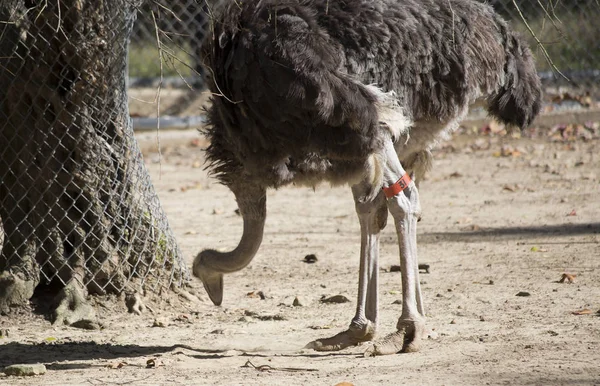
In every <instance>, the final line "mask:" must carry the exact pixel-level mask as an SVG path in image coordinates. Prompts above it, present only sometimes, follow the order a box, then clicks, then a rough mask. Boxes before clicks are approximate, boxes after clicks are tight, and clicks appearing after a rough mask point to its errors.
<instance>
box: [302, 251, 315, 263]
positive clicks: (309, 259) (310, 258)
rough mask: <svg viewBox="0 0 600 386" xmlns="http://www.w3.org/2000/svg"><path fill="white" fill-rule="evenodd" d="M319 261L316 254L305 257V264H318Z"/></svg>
mask: <svg viewBox="0 0 600 386" xmlns="http://www.w3.org/2000/svg"><path fill="white" fill-rule="evenodd" d="M317 260H319V259H317V255H315V254H314V253H311V254H310V255H306V256H304V262H305V263H308V264H313V263H316V262H317Z"/></svg>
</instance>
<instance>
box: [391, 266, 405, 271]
mask: <svg viewBox="0 0 600 386" xmlns="http://www.w3.org/2000/svg"><path fill="white" fill-rule="evenodd" d="M401 271H402V268H400V266H399V265H392V266H391V267H390V272H401Z"/></svg>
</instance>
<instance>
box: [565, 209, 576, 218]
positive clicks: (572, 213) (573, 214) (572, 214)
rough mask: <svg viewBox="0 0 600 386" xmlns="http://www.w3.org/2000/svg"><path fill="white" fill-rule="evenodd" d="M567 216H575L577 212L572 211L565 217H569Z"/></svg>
mask: <svg viewBox="0 0 600 386" xmlns="http://www.w3.org/2000/svg"><path fill="white" fill-rule="evenodd" d="M569 216H577V212H576V211H575V209H573V210H572V211H570V212H569V213H568V214H567V217H569Z"/></svg>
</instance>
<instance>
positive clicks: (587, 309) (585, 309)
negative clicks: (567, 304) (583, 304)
mask: <svg viewBox="0 0 600 386" xmlns="http://www.w3.org/2000/svg"><path fill="white" fill-rule="evenodd" d="M571 313H572V314H573V315H590V314H593V313H594V311H592V310H590V309H589V308H584V309H583V310H579V311H573V312H571Z"/></svg>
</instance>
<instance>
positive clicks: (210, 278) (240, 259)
mask: <svg viewBox="0 0 600 386" xmlns="http://www.w3.org/2000/svg"><path fill="white" fill-rule="evenodd" d="M231 190H232V191H233V193H234V194H235V196H236V200H237V203H238V207H239V209H240V214H241V216H242V217H243V219H244V230H243V233H242V239H241V240H240V242H239V244H238V246H237V247H236V248H235V249H234V250H233V251H230V252H219V251H216V250H214V249H205V250H203V251H202V252H200V253H199V254H198V255H197V256H196V258H195V259H194V266H193V273H194V276H196V277H198V278H199V279H200V280H201V281H202V284H204V289H206V292H207V293H208V296H209V297H210V300H211V301H212V302H213V303H214V304H215V305H217V306H218V305H220V304H221V303H222V301H223V274H225V273H231V272H235V271H239V270H240V269H242V268H244V267H246V266H247V265H248V264H250V262H251V261H252V259H253V258H254V256H255V255H256V252H257V251H258V248H259V247H260V244H261V242H262V238H263V230H264V225H265V219H266V200H267V199H266V192H265V189H264V188H262V187H249V186H248V185H246V186H245V187H243V188H239V189H236V188H232V189H231Z"/></svg>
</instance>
